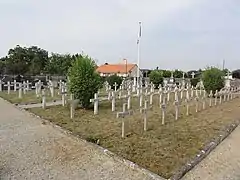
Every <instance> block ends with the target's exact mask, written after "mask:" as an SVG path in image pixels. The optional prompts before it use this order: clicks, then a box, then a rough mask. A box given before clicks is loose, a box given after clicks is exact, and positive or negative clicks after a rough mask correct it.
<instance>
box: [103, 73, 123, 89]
mask: <svg viewBox="0 0 240 180" xmlns="http://www.w3.org/2000/svg"><path fill="white" fill-rule="evenodd" d="M106 80H107V82H108V84H109V85H110V86H111V88H112V89H114V86H113V85H114V84H115V82H116V83H117V88H119V86H120V84H121V83H122V78H121V77H119V76H117V75H116V74H114V75H111V76H109V77H107V79H106Z"/></svg>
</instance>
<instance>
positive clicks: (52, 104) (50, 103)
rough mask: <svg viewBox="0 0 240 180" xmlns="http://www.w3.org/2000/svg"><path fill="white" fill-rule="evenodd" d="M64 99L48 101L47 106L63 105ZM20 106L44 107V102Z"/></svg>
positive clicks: (21, 106)
mask: <svg viewBox="0 0 240 180" xmlns="http://www.w3.org/2000/svg"><path fill="white" fill-rule="evenodd" d="M61 104H62V101H56V102H47V103H46V106H57V105H61ZM18 107H20V108H24V109H26V108H36V107H42V104H41V103H39V104H28V105H18Z"/></svg>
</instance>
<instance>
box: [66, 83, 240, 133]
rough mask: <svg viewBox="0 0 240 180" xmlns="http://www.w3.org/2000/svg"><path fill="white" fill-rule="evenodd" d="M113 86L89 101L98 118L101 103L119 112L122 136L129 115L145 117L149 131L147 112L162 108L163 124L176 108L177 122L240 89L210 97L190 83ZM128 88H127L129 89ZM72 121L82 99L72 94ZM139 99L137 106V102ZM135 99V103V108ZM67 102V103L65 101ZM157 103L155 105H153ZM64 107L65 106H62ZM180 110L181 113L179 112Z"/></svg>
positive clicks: (223, 90)
mask: <svg viewBox="0 0 240 180" xmlns="http://www.w3.org/2000/svg"><path fill="white" fill-rule="evenodd" d="M113 87H114V88H113V89H112V87H111V86H110V85H109V84H108V83H107V82H106V83H105V92H106V93H105V94H106V96H103V95H102V94H101V93H100V92H98V93H95V94H94V98H93V99H90V102H92V103H93V105H94V106H93V109H94V110H93V113H94V115H98V113H99V110H100V107H101V103H105V102H109V103H110V104H111V111H112V112H113V113H114V112H115V113H116V118H121V119H122V133H121V134H122V137H125V134H126V130H125V129H126V125H125V122H126V120H127V117H128V116H131V115H133V114H134V113H141V114H143V129H144V131H147V129H148V128H147V113H148V111H150V110H151V109H152V108H153V107H154V106H156V107H158V108H159V112H160V114H161V122H162V125H164V124H165V122H166V121H167V118H166V117H167V112H168V108H172V107H174V114H175V115H174V116H175V120H178V119H179V118H180V117H181V114H185V115H186V116H189V115H190V108H192V109H194V111H195V112H196V113H197V112H199V111H201V110H205V109H206V108H208V107H212V106H217V105H218V104H222V103H223V102H225V101H230V100H232V99H233V98H236V97H237V95H236V94H237V92H239V91H240V87H231V88H224V89H221V90H220V91H217V90H216V91H215V92H212V91H210V93H209V94H207V92H206V91H205V89H204V88H203V87H202V86H199V87H193V86H191V87H190V85H189V84H186V86H181V87H180V86H178V85H176V84H174V85H171V86H161V85H159V86H158V88H156V87H155V86H154V84H153V83H150V84H148V83H146V84H145V85H144V86H143V85H140V86H139V87H136V86H135V85H134V84H133V82H131V81H129V82H127V83H126V82H125V84H124V82H123V83H122V84H121V85H120V87H119V88H117V87H118V85H117V83H115V84H114V85H113ZM126 87H127V88H126ZM70 97H71V99H70V101H69V102H71V103H70V104H71V106H70V107H71V108H70V111H71V112H70V115H71V118H73V117H74V111H75V109H76V108H77V106H78V103H79V100H74V99H73V95H71V96H70ZM136 99H137V103H136ZM117 100H123V102H124V103H123V104H122V111H117V110H116V102H117ZM133 100H134V101H135V103H134V106H133ZM63 101H65V100H63ZM154 103H155V104H154ZM63 106H64V103H63ZM180 109H181V111H182V113H180Z"/></svg>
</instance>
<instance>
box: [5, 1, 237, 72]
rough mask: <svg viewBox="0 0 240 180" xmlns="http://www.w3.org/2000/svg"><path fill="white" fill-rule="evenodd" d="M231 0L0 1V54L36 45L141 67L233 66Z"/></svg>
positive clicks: (234, 43)
mask: <svg viewBox="0 0 240 180" xmlns="http://www.w3.org/2000/svg"><path fill="white" fill-rule="evenodd" d="M239 7H240V1H239V0H68V1H66V0H40V1H35V0H0V24H1V28H0V33H1V36H0V37H1V38H0V56H5V55H6V54H7V51H8V49H9V48H12V47H14V46H15V45H17V44H19V45H21V46H31V45H37V46H39V47H41V48H43V49H46V50H48V51H49V52H57V53H77V52H81V51H84V52H85V53H87V54H89V55H90V56H92V57H93V58H94V59H97V60H98V64H101V63H105V62H108V63H115V62H121V60H122V59H123V58H127V59H128V62H132V63H136V62H137V44H136V41H137V35H138V29H139V27H138V21H142V24H143V31H142V39H141V63H140V67H141V68H155V67H157V66H158V67H159V68H165V69H175V68H178V69H183V70H190V69H199V68H204V67H206V66H210V65H214V66H219V67H222V65H221V64H222V61H223V59H225V60H226V67H227V68H230V69H237V68H240V8H239Z"/></svg>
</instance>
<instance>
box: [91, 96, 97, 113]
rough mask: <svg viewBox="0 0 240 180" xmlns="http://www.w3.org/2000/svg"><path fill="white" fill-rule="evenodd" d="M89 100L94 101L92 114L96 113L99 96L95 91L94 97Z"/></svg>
mask: <svg viewBox="0 0 240 180" xmlns="http://www.w3.org/2000/svg"><path fill="white" fill-rule="evenodd" d="M90 102H93V103H94V115H96V114H98V103H99V98H98V94H97V93H95V94H94V99H90Z"/></svg>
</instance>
